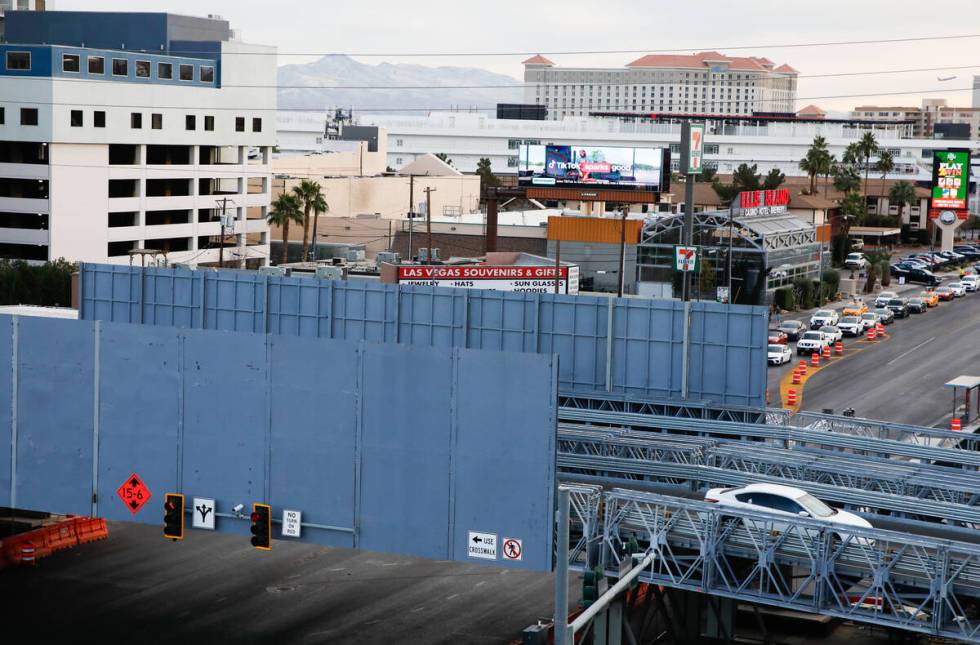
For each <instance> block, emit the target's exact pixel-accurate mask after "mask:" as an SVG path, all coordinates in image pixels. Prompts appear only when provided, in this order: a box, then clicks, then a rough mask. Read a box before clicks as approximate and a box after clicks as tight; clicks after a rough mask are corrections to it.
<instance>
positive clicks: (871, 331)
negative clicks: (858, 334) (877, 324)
mask: <svg viewBox="0 0 980 645" xmlns="http://www.w3.org/2000/svg"><path fill="white" fill-rule="evenodd" d="M868 340H875V328H874V327H872V328H870V329H868Z"/></svg>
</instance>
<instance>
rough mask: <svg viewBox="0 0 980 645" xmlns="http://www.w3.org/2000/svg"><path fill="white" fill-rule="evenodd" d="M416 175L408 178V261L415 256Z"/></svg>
mask: <svg viewBox="0 0 980 645" xmlns="http://www.w3.org/2000/svg"><path fill="white" fill-rule="evenodd" d="M414 215H415V175H409V176H408V259H409V260H411V259H412V258H414V257H415V256H414V255H412V229H413V228H414V224H415V217H414Z"/></svg>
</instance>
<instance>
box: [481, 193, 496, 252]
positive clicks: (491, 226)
mask: <svg viewBox="0 0 980 645" xmlns="http://www.w3.org/2000/svg"><path fill="white" fill-rule="evenodd" d="M496 250H497V191H496V190H495V189H493V188H489V187H488V188H487V233H486V240H485V241H484V252H485V253H490V252H492V251H496Z"/></svg>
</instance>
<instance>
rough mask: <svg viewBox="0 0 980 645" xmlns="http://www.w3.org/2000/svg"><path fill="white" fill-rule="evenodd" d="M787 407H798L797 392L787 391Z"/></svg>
mask: <svg viewBox="0 0 980 645" xmlns="http://www.w3.org/2000/svg"><path fill="white" fill-rule="evenodd" d="M786 405H796V390H793V389H790V390H787V391H786Z"/></svg>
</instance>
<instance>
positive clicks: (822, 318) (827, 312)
mask: <svg viewBox="0 0 980 645" xmlns="http://www.w3.org/2000/svg"><path fill="white" fill-rule="evenodd" d="M838 320H840V315H839V314H838V313H837V312H836V311H834V310H833V309H817V310H816V311H814V312H813V315H812V316H810V329H819V328H820V327H823V326H824V325H836V324H837V321H838Z"/></svg>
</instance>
